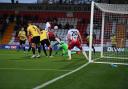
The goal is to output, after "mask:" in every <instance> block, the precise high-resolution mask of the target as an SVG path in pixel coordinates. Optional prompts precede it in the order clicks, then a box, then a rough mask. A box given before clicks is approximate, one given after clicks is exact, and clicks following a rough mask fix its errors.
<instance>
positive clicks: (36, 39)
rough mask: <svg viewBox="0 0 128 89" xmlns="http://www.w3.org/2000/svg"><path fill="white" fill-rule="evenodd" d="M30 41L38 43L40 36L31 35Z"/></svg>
mask: <svg viewBox="0 0 128 89" xmlns="http://www.w3.org/2000/svg"><path fill="white" fill-rule="evenodd" d="M32 43H35V44H39V43H40V36H36V37H33V38H32Z"/></svg>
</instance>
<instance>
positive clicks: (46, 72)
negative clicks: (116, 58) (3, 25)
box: [0, 50, 128, 89]
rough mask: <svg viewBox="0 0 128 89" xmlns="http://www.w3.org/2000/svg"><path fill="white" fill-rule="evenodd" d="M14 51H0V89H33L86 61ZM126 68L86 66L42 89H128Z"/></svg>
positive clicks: (127, 71) (82, 58) (78, 56)
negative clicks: (35, 55) (32, 56)
mask: <svg viewBox="0 0 128 89" xmlns="http://www.w3.org/2000/svg"><path fill="white" fill-rule="evenodd" d="M30 55H31V53H29V54H28V55H27V56H26V55H25V54H24V53H23V52H22V51H20V52H17V51H15V50H0V89H32V88H34V87H36V86H38V85H41V84H43V83H46V82H47V81H49V80H51V79H54V78H56V77H59V76H61V75H63V74H65V73H68V72H70V71H72V70H74V69H76V68H78V67H80V66H81V65H83V64H85V63H86V62H87V61H86V59H84V57H83V56H82V55H77V54H73V60H71V61H68V60H67V57H66V56H64V57H63V56H54V57H53V58H49V57H45V56H43V53H42V57H41V58H36V59H31V58H30ZM127 75H128V66H121V65H118V67H112V66H111V65H106V64H89V65H88V66H86V67H84V68H83V69H81V70H79V71H77V72H75V73H73V74H71V75H69V76H67V77H65V78H62V79H60V80H58V81H56V82H54V83H52V84H50V85H48V86H46V87H44V88H43V89H128V86H127V85H128V82H127V81H128V77H127Z"/></svg>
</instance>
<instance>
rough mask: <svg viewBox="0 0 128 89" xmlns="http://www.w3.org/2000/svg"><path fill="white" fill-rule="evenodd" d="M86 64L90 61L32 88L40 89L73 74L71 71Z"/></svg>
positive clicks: (77, 69) (73, 71)
mask: <svg viewBox="0 0 128 89" xmlns="http://www.w3.org/2000/svg"><path fill="white" fill-rule="evenodd" d="M88 64H90V63H89V62H87V63H86V64H83V65H82V66H80V67H78V68H76V69H75V70H72V71H70V72H68V73H65V74H63V75H61V76H59V77H56V78H54V79H52V80H49V81H47V82H45V83H43V84H41V85H38V86H36V87H34V88H33V89H41V88H44V87H46V86H48V85H50V84H52V83H54V82H56V81H57V80H60V79H62V78H64V77H66V76H68V75H70V74H73V73H75V72H77V71H79V70H80V69H82V68H84V67H85V66H87V65H88Z"/></svg>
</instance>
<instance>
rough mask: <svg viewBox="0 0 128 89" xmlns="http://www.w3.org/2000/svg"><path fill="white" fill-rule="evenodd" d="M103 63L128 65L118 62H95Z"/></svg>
mask: <svg viewBox="0 0 128 89" xmlns="http://www.w3.org/2000/svg"><path fill="white" fill-rule="evenodd" d="M93 63H99V64H100V63H101V64H117V65H128V63H117V62H93Z"/></svg>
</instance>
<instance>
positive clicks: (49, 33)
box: [48, 32, 56, 41]
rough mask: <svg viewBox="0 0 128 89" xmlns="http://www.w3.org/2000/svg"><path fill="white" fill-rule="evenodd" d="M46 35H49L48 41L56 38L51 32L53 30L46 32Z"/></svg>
mask: <svg viewBox="0 0 128 89" xmlns="http://www.w3.org/2000/svg"><path fill="white" fill-rule="evenodd" d="M48 37H49V40H50V41H55V40H56V39H55V37H56V36H55V34H54V33H53V32H48Z"/></svg>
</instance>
